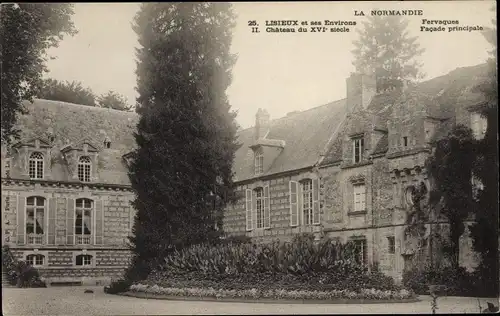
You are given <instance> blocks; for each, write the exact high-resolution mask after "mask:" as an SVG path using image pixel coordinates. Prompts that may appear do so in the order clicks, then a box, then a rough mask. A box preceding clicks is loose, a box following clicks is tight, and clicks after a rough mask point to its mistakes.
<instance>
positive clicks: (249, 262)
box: [158, 236, 366, 277]
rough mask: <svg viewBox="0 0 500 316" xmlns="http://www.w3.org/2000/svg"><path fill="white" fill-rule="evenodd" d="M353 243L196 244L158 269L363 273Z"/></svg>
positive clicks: (216, 273) (228, 272) (230, 272)
mask: <svg viewBox="0 0 500 316" xmlns="http://www.w3.org/2000/svg"><path fill="white" fill-rule="evenodd" d="M354 253H355V245H354V243H347V244H341V243H335V244H333V243H332V242H331V240H329V239H324V240H322V241H320V242H318V243H315V242H314V241H313V240H312V239H311V238H307V237H304V236H300V237H296V238H295V239H294V240H293V242H291V243H280V242H279V241H275V242H272V243H269V244H251V243H238V244H235V243H223V244H218V245H207V244H201V245H195V246H192V247H189V248H186V249H183V250H181V251H176V252H174V253H173V254H172V255H170V256H168V257H167V258H165V262H164V264H162V265H161V266H160V267H159V269H158V270H160V271H164V272H165V273H167V274H169V275H179V274H185V273H188V272H199V273H201V274H204V275H206V276H224V277H226V276H232V275H240V274H259V273H266V272H271V273H284V274H293V275H303V274H306V275H309V274H310V273H312V272H327V271H332V270H334V271H338V272H339V273H341V274H343V275H350V274H363V273H366V268H364V267H363V266H361V265H359V264H358V263H356V261H355V259H354V258H355V255H354Z"/></svg>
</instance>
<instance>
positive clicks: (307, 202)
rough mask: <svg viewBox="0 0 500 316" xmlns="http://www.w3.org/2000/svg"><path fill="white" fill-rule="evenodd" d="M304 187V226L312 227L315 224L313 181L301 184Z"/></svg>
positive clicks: (309, 180)
mask: <svg viewBox="0 0 500 316" xmlns="http://www.w3.org/2000/svg"><path fill="white" fill-rule="evenodd" d="M300 185H301V187H302V211H303V213H304V215H303V216H304V225H311V224H312V222H313V188H312V180H311V179H305V180H303V181H301V182H300Z"/></svg>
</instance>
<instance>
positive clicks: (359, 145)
mask: <svg viewBox="0 0 500 316" xmlns="http://www.w3.org/2000/svg"><path fill="white" fill-rule="evenodd" d="M353 142H354V143H353V145H354V163H358V162H360V161H361V159H362V158H363V151H364V147H365V141H364V138H363V137H359V138H355V139H354V140H353Z"/></svg>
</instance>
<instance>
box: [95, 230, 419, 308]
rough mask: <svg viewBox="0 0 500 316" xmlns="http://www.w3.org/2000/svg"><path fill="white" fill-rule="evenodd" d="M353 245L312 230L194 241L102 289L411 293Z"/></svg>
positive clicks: (209, 294)
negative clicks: (264, 238) (282, 237)
mask: <svg viewBox="0 0 500 316" xmlns="http://www.w3.org/2000/svg"><path fill="white" fill-rule="evenodd" d="M356 251H357V250H356V249H355V247H354V244H353V243H347V244H340V243H333V242H332V241H331V240H328V239H324V240H322V241H321V242H319V243H316V242H314V240H313V238H311V236H299V237H297V238H295V239H294V240H293V241H292V242H291V243H280V242H279V241H276V242H273V243H269V244H251V243H239V244H233V243H227V244H219V245H195V246H192V247H189V248H185V249H182V250H181V251H176V252H174V253H172V254H171V255H169V256H168V257H167V258H165V261H164V263H163V264H160V265H159V266H158V267H157V268H156V269H153V271H152V272H151V273H150V274H149V276H148V277H147V279H146V280H141V281H137V282H132V281H131V280H128V281H127V280H122V281H120V282H115V283H114V284H112V286H110V287H109V288H106V289H105V291H106V293H119V292H127V291H132V292H129V293H143V294H144V293H146V294H151V295H156V296H158V295H162V296H168V297H203V298H224V299H238V298H239V299H260V298H262V299H274V300H276V299H282V300H283V299H285V300H329V301H331V300H332V299H335V300H338V299H343V300H369V301H380V300H383V301H388V300H395V301H397V300H406V299H413V298H415V294H414V292H413V291H410V290H407V289H404V288H403V287H401V286H398V285H396V284H395V283H394V280H393V279H392V278H390V277H388V276H386V275H383V274H382V273H380V272H377V271H376V269H372V271H371V272H369V271H368V269H367V267H366V266H364V265H361V264H359V262H358V261H357V260H356V258H357V256H356ZM373 270H375V271H373Z"/></svg>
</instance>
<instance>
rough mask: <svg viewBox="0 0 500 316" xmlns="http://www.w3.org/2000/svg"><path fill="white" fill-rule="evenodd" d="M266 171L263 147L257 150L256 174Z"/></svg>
mask: <svg viewBox="0 0 500 316" xmlns="http://www.w3.org/2000/svg"><path fill="white" fill-rule="evenodd" d="M263 173H264V152H263V150H262V148H259V149H257V150H256V151H255V175H259V174H263Z"/></svg>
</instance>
